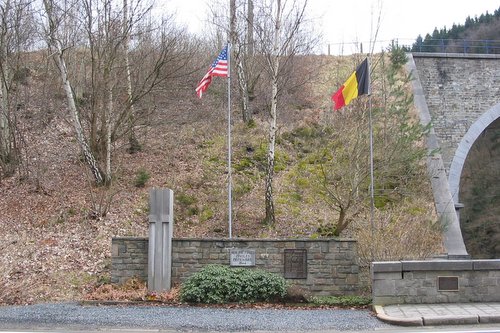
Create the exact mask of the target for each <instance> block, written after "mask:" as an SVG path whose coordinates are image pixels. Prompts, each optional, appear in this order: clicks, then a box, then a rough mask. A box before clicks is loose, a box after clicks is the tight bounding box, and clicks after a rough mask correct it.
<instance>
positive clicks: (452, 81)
mask: <svg viewBox="0 0 500 333" xmlns="http://www.w3.org/2000/svg"><path fill="white" fill-rule="evenodd" d="M413 58H414V60H415V64H416V67H417V70H418V75H419V77H420V82H421V84H422V87H423V89H424V95H425V98H426V101H427V106H428V107H429V111H430V112H431V117H432V122H433V126H434V129H435V131H436V134H437V136H438V139H439V146H440V147H441V154H442V156H443V161H444V166H445V168H446V172H447V173H448V172H449V169H450V164H451V162H452V159H453V156H454V154H455V151H456V149H457V147H458V145H459V143H460V141H461V140H462V138H463V137H464V135H465V133H466V132H467V131H468V130H469V128H470V127H471V125H472V124H473V123H474V122H475V121H476V120H477V119H478V118H479V117H480V116H481V115H482V114H483V113H485V112H486V111H488V110H489V109H491V108H492V107H494V106H495V105H497V104H498V102H499V101H498V96H499V95H500V85H499V84H498V82H499V80H500V70H499V68H500V66H499V63H500V56H499V55H495V54H458V53H456V54H449V53H444V54H441V53H413Z"/></svg>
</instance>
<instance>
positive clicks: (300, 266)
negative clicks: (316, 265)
mask: <svg viewBox="0 0 500 333" xmlns="http://www.w3.org/2000/svg"><path fill="white" fill-rule="evenodd" d="M285 279H307V251H306V250H305V249H285Z"/></svg>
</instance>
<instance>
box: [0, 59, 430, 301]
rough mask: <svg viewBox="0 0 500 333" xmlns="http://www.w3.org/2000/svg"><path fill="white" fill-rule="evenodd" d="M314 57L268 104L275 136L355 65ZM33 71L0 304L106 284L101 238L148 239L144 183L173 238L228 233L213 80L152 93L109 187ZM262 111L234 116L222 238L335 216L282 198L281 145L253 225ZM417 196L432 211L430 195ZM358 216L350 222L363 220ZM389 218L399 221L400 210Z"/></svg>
mask: <svg viewBox="0 0 500 333" xmlns="http://www.w3.org/2000/svg"><path fill="white" fill-rule="evenodd" d="M314 61H315V62H316V63H317V64H320V65H321V67H320V68H321V70H320V71H319V73H320V74H319V75H316V76H315V81H314V82H313V83H312V85H310V86H307V87H305V86H304V87H302V88H301V89H299V90H298V91H301V92H302V95H303V96H302V97H301V98H300V100H301V101H302V102H301V103H297V99H295V100H294V99H293V98H290V96H292V95H290V96H288V98H289V100H288V103H287V106H286V107H284V108H281V109H280V110H279V120H278V121H279V123H280V134H283V133H286V132H289V131H292V130H294V129H295V128H297V127H300V126H302V127H304V126H305V127H307V126H310V125H311V124H315V123H318V122H321V121H322V119H324V117H325V116H328V114H329V113H330V112H331V111H330V107H331V105H330V101H329V94H330V93H331V92H332V87H337V86H338V85H339V83H341V82H340V81H342V80H343V79H344V77H346V75H347V74H348V72H349V71H350V70H351V69H350V68H352V67H353V63H354V62H355V60H351V59H345V58H328V59H327V58H318V59H314ZM339 63H340V64H341V65H339ZM40 66H43V64H42V65H40ZM35 67H36V66H35ZM32 73H33V75H32V77H31V78H30V79H29V81H28V85H26V86H23V88H22V89H25V91H27V92H28V91H29V92H30V94H32V96H33V97H32V98H31V99H30V103H29V104H27V105H25V107H24V109H23V110H22V115H21V117H20V119H22V129H23V135H24V139H25V142H26V146H25V148H26V149H25V151H26V156H27V157H29V162H28V163H27V164H26V166H25V168H24V171H23V173H22V174H19V175H16V176H14V177H11V178H6V179H3V180H2V181H1V183H0V211H2V214H1V215H0V250H1V251H2V253H3V255H2V256H1V257H0V303H29V302H38V301H46V300H58V299H75V298H76V299H78V298H80V297H81V295H82V293H83V292H85V287H86V286H88V285H89V284H93V283H95V282H96V281H99V280H106V279H107V276H108V275H109V268H110V255H111V253H110V247H111V241H110V240H111V237H112V236H145V235H147V228H148V223H147V216H148V190H149V189H150V188H153V187H168V188H171V189H173V190H174V193H175V197H176V201H175V229H174V237H226V236H227V234H228V233H227V192H226V187H227V185H226V184H227V172H226V151H227V148H226V132H227V124H226V120H225V117H226V115H225V112H226V111H225V110H226V108H225V106H224V105H223V103H224V102H221V99H225V98H221V96H225V95H224V85H223V83H221V82H220V81H218V82H214V84H213V85H212V86H211V87H210V90H209V93H208V94H207V95H206V97H204V98H203V99H202V100H198V99H197V98H196V96H195V94H194V91H193V89H194V85H195V83H196V82H195V81H193V82H191V83H192V87H191V86H189V83H188V84H187V85H186V88H183V89H178V88H177V87H178V86H174V87H172V88H171V91H166V92H165V94H162V96H164V98H165V99H164V100H163V99H162V100H160V102H159V104H160V106H159V108H158V112H157V114H156V117H157V118H156V119H154V120H153V123H154V124H155V125H154V126H152V127H151V128H148V129H147V131H144V132H142V134H141V136H140V139H141V141H142V142H143V144H144V149H143V151H141V152H139V153H136V154H133V155H130V154H128V153H127V152H126V149H125V148H126V147H125V145H124V144H121V145H120V143H118V144H117V145H116V146H115V155H114V156H115V157H114V158H115V160H114V167H115V181H114V185H113V186H112V187H111V188H110V189H102V188H101V189H99V188H94V187H92V186H91V184H90V179H89V175H88V172H87V169H86V168H85V166H84V165H82V163H81V161H80V159H79V154H78V147H77V144H76V141H75V139H74V137H73V135H72V128H71V126H70V124H69V122H68V121H67V115H66V113H65V110H64V108H63V107H62V105H63V97H62V96H61V93H60V91H58V87H57V85H56V84H53V86H50V82H57V78H54V77H51V76H50V75H48V74H43V71H42V70H41V69H39V70H38V71H37V69H36V68H34V70H33V72H32ZM47 85H49V87H52V88H53V89H50V88H47ZM47 89H48V90H47ZM297 94H298V93H297V92H296V93H295V95H293V96H296V95H297ZM45 96H48V99H47V98H45ZM293 96H292V97H293ZM234 110H237V106H235V107H234ZM265 116H266V112H265V109H259V110H256V114H255V117H256V126H255V127H253V128H247V127H245V126H244V125H242V124H241V123H240V120H239V119H240V117H239V115H238V114H237V112H236V111H235V117H234V118H235V119H236V120H235V121H234V125H233V132H232V135H233V155H234V159H233V165H234V168H235V173H234V204H233V206H234V216H233V218H234V220H233V226H234V227H233V228H234V229H233V235H235V236H236V237H310V236H311V235H313V234H314V233H315V232H316V231H317V228H318V226H319V224H321V223H324V222H328V221H331V220H333V219H335V213H334V212H332V211H331V210H328V209H326V208H325V205H324V204H323V203H322V202H321V201H318V200H317V199H316V198H315V196H314V195H313V194H312V193H306V194H307V195H305V196H303V198H302V199H301V200H300V201H297V200H295V199H293V193H294V192H295V191H296V189H295V188H294V187H293V182H291V180H290V179H291V178H293V177H294V173H293V172H292V171H293V169H294V167H295V164H296V163H297V161H298V153H297V147H294V145H293V144H290V143H289V142H286V141H283V140H282V141H279V146H278V163H279V164H280V166H281V170H280V172H278V173H277V175H276V178H275V198H276V212H277V224H276V226H275V227H274V228H269V227H265V226H263V225H262V224H261V223H260V222H261V220H262V218H263V217H264V200H263V199H264V195H263V189H264V172H263V169H262V163H263V162H264V161H265V158H264V157H263V154H264V152H265V142H266V133H267V126H268V125H267V122H266V121H265ZM346 130H348V129H346ZM264 156H265V155H264ZM248 163H250V165H249V164H248ZM140 170H144V171H146V172H147V173H148V174H149V175H150V176H151V178H150V179H149V180H148V182H147V184H146V186H145V187H144V188H138V187H136V186H135V184H134V180H135V178H136V177H137V174H138V172H139V171H140ZM107 200H111V206H110V207H111V208H110V210H109V213H108V214H107V216H106V217H103V218H99V219H91V218H89V213H90V208H92V207H94V208H96V207H97V208H98V207H102V206H103V205H104V204H105V203H106V202H107ZM418 200H420V202H421V204H422V207H424V208H422V209H424V210H428V212H429V214H430V215H431V216H432V203H431V201H430V196H425V195H424V197H422V198H419V199H418ZM380 214H381V215H383V213H380ZM401 214H402V213H401ZM365 217H366V215H365V216H364V217H363V216H362V217H361V219H362V221H359V223H358V225H360V226H363V225H366V220H363V219H364V218H365ZM398 218H401V219H405V217H404V216H403V215H401V216H399V217H398ZM353 232H354V229H352V230H349V231H348V233H347V234H346V235H353ZM380 235H381V237H382V238H383V237H386V236H383V235H382V233H381V234H380ZM384 235H385V234H384ZM362 237H366V234H365V235H364V236H362ZM389 237H390V236H389ZM397 237H399V236H397ZM380 242H381V243H384V240H383V239H381V240H380ZM437 251H439V246H438V247H437ZM401 256H404V253H402V254H401Z"/></svg>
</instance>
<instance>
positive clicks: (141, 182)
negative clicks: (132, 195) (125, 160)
mask: <svg viewBox="0 0 500 333" xmlns="http://www.w3.org/2000/svg"><path fill="white" fill-rule="evenodd" d="M149 178H151V176H150V175H149V172H147V171H146V170H145V169H139V171H138V172H137V175H136V177H135V181H134V184H135V186H136V187H144V186H145V185H146V183H147V182H148V180H149Z"/></svg>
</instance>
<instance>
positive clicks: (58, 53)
mask: <svg viewBox="0 0 500 333" xmlns="http://www.w3.org/2000/svg"><path fill="white" fill-rule="evenodd" d="M43 5H44V8H45V14H46V17H47V25H46V31H45V33H46V40H47V44H48V46H49V50H50V51H51V54H52V59H53V60H54V63H55V64H56V66H57V69H58V71H59V75H60V77H61V81H62V85H63V89H64V92H65V94H66V101H67V103H68V111H69V113H70V116H71V118H72V121H73V128H74V130H75V134H76V137H77V140H78V143H79V145H80V148H81V150H82V153H83V156H84V158H85V162H86V164H87V166H88V167H89V168H90V170H91V172H92V175H93V176H94V180H95V181H96V183H97V184H102V183H103V182H104V177H103V174H102V171H101V169H100V168H99V165H98V163H97V160H96V158H95V156H94V154H93V152H92V151H91V149H90V147H89V144H88V142H87V139H86V137H85V135H84V132H83V128H82V124H81V121H80V116H79V114H78V110H77V108H76V104H75V97H74V95H73V90H72V88H71V83H70V81H69V78H68V70H67V67H66V61H65V59H64V54H63V53H64V47H63V44H62V40H61V36H60V34H61V30H60V29H61V24H62V20H63V19H64V14H66V12H64V11H62V9H61V8H59V7H58V6H57V4H56V2H55V1H54V0H44V1H43Z"/></svg>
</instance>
